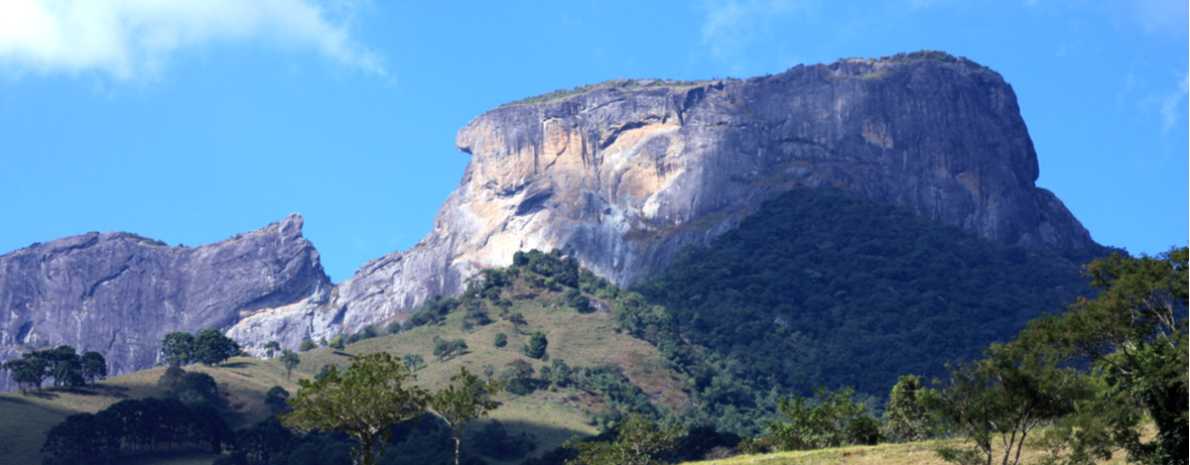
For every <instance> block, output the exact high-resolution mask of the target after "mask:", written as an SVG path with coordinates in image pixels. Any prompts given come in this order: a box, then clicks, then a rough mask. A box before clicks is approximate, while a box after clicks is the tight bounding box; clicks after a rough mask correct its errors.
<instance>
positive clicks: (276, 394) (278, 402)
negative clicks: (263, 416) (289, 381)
mask: <svg viewBox="0 0 1190 465" xmlns="http://www.w3.org/2000/svg"><path fill="white" fill-rule="evenodd" d="M287 400H289V391H286V390H285V388H283V387H281V386H273V387H271V388H269V392H266V393H265V394H264V403H265V405H268V406H269V407H272V408H273V410H275V411H278V412H283V411H285V409H286V408H287V407H289V404H287V403H286V402H285V401H287Z"/></svg>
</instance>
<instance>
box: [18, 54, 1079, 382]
mask: <svg viewBox="0 0 1190 465" xmlns="http://www.w3.org/2000/svg"><path fill="white" fill-rule="evenodd" d="M917 58H921V57H920V56H919V57H917ZM925 58H929V59H915V58H914V57H913V56H910V57H908V59H906V58H905V57H899V58H897V59H893V60H882V61H872V60H843V61H840V62H836V63H833V64H830V65H816V66H799V67H797V68H794V69H791V70H789V71H787V72H785V73H782V74H779V75H776V76H766V77H757V78H751V79H748V80H745V81H739V80H730V81H716V82H707V83H678V82H671V81H627V80H623V81H614V82H611V83H605V84H603V85H600V86H596V87H595V88H594V90H590V91H587V92H580V93H576V94H575V95H571V96H567V97H565V98H559V99H555V100H552V101H545V102H544V103H537V104H513V105H508V106H504V107H501V108H498V109H495V110H492V111H490V112H488V113H486V114H484V115H481V116H479V117H478V118H476V119H475V120H473V121H471V123H470V124H468V125H467V127H465V128H463V129H462V130H460V131H459V134H458V139H457V145H458V148H459V150H461V151H463V152H466V153H469V154H471V156H472V159H471V163H470V164H469V165H468V166H467V169H466V171H465V172H464V174H463V179H462V181H461V182H460V183H459V186H458V188H457V189H456V190H455V191H454V192H453V193H452V194H451V195H450V196H449V197H448V198H447V200H446V202H445V203H444V204H443V206H442V209H441V210H440V211H439V213H438V215H437V217H436V218H435V220H434V229H433V230H432V231H431V232H430V233H429V234H428V235H426V237H425V238H424V239H422V241H421V242H419V243H418V244H417V245H415V246H414V247H413V248H411V249H410V250H407V251H405V252H400V253H393V254H390V255H387V256H384V257H380V258H378V259H376V260H373V261H371V262H369V263H367V264H365V265H364V266H363V267H362V268H360V270H359V271H357V272H356V274H355V276H353V277H352V278H350V279H348V280H345V281H343V282H341V283H339V285H338V286H334V287H332V286H331V285H330V283H329V281H328V279H327V277H326V275H325V274H324V273H323V272H322V268H321V265H319V263H318V253H317V252H316V251H315V250H314V248H313V246H312V245H311V244H310V243H309V242H308V241H306V240H305V239H304V238H302V237H301V224H302V219H301V217H298V216H296V215H292V216H290V217H288V218H286V219H285V220H284V221H282V222H280V223H276V224H273V225H270V226H268V227H266V228H264V229H261V230H259V231H256V232H252V233H247V234H244V235H240V236H237V237H236V238H232V239H228V240H226V241H222V242H219V243H216V244H211V245H207V246H202V247H197V248H170V247H162V246H154V245H150V244H148V243H146V242H144V241H141V240H139V239H138V238H136V237H133V236H129V235H125V234H122V233H108V234H102V235H99V234H89V235H83V236H75V237H69V238H64V239H59V240H56V241H53V242H50V243H47V244H42V245H37V246H33V247H30V248H26V249H22V250H19V251H16V252H13V253H10V254H7V255H4V256H0V312H3V313H0V359H7V358H12V357H15V356H18V353H19V351H20V350H21V349H22V348H24V347H30V346H37V345H38V344H42V343H50V344H71V345H74V346H75V347H76V348H78V349H80V350H99V351H101V352H103V353H104V354H105V355H106V356H107V357H108V360H109V362H110V363H111V365H112V371H113V372H114V373H121V372H126V371H130V370H135V369H141V368H146V367H148V366H150V365H151V364H152V363H153V362H154V361H155V360H156V359H157V352H158V344H159V342H160V340H161V337H162V336H163V335H164V334H166V333H167V332H170V331H176V330H184V331H197V330H200V329H203V328H207V327H216V328H222V329H224V330H225V331H226V333H227V334H228V335H229V336H231V337H233V338H235V339H236V340H237V341H239V342H240V343H241V344H242V345H244V346H245V347H246V348H248V349H249V351H253V352H259V350H260V347H261V346H262V345H263V344H264V343H265V342H267V341H269V340H273V339H276V340H278V341H280V342H281V343H282V345H283V346H285V347H290V348H294V347H297V346H298V344H300V342H301V341H302V340H304V339H314V340H317V339H320V338H322V337H326V338H328V339H329V338H330V337H331V336H333V335H335V334H338V333H340V332H355V331H358V330H359V329H361V328H362V327H363V326H364V325H366V324H370V323H377V322H384V321H390V320H394V319H395V320H403V319H404V318H405V316H406V315H407V313H408V310H410V309H412V308H415V307H417V306H419V305H421V304H422V303H424V302H425V301H426V300H427V299H431V298H433V297H434V296H435V295H445V296H449V295H457V294H458V293H460V292H461V291H462V290H463V288H464V286H465V284H466V279H467V278H468V277H470V276H473V275H474V274H475V273H477V272H478V271H479V270H481V269H483V268H485V267H494V266H506V265H508V264H509V263H510V262H511V260H512V255H513V254H514V253H515V252H516V251H518V250H526V249H532V248H537V249H543V250H548V249H553V248H559V249H562V250H564V251H566V252H567V253H569V254H571V255H573V256H575V257H577V258H578V260H579V262H580V263H581V264H582V266H584V267H586V268H588V269H591V270H592V271H594V272H595V273H597V274H599V275H601V276H603V277H606V278H609V279H611V280H612V281H615V282H617V283H619V284H621V285H626V284H631V283H635V282H638V281H639V280H641V279H643V278H646V277H648V276H651V275H653V274H655V273H658V272H661V271H663V270H664V269H665V268H666V267H667V266H668V265H669V263H670V262H671V261H672V260H673V257H674V254H675V253H676V251H677V250H678V249H679V248H680V247H682V246H683V245H686V244H694V245H699V246H703V245H707V244H708V243H709V242H710V240H711V239H713V238H714V237H716V236H718V235H720V234H722V233H723V232H725V231H728V230H730V229H732V228H734V227H735V226H736V225H737V224H739V221H740V220H741V219H742V218H744V217H745V216H747V215H748V214H750V213H752V212H753V211H755V210H756V209H757V208H758V207H759V206H760V205H761V204H762V203H763V202H764V201H765V200H767V199H769V198H771V197H773V196H774V195H776V194H778V193H780V192H783V191H785V190H787V189H789V188H790V187H792V186H794V185H798V184H804V185H809V186H833V187H837V188H840V189H843V190H845V191H847V192H850V193H852V194H854V195H857V196H861V197H865V198H868V199H872V200H876V201H881V202H886V203H890V204H900V205H905V206H908V207H910V208H912V209H914V210H915V211H917V212H918V213H919V214H921V215H923V216H925V217H928V218H931V219H933V220H937V221H941V222H944V223H948V224H953V225H957V226H960V227H963V228H965V229H968V230H971V231H975V232H977V233H979V234H982V235H983V236H986V237H988V238H991V239H993V240H996V241H999V242H1001V243H1004V244H1020V245H1024V246H1030V247H1044V248H1057V249H1076V250H1078V249H1083V250H1087V249H1097V248H1098V247H1099V246H1098V245H1097V244H1095V243H1094V242H1093V241H1092V240H1091V237H1090V235H1089V234H1088V232H1087V231H1086V229H1084V228H1083V227H1082V225H1081V224H1080V223H1079V222H1078V220H1076V219H1075V218H1074V217H1073V216H1072V215H1071V214H1070V212H1069V211H1067V210H1066V207H1065V206H1064V205H1062V202H1061V201H1060V200H1058V198H1057V197H1055V196H1054V195H1053V194H1052V193H1050V192H1049V191H1046V190H1045V189H1041V188H1038V187H1036V186H1035V185H1034V182H1035V181H1036V179H1037V176H1038V166H1037V154H1036V153H1035V152H1034V150H1033V144H1032V141H1031V140H1030V139H1029V134H1028V130H1027V129H1026V127H1025V123H1024V121H1023V120H1022V119H1021V116H1020V110H1019V108H1018V107H1017V102H1016V95H1015V94H1014V93H1013V91H1012V87H1011V86H1009V85H1008V84H1007V83H1005V82H1004V80H1003V78H1001V76H1000V75H999V74H997V73H996V72H994V71H991V70H989V69H987V68H984V67H982V66H979V65H977V64H975V63H973V62H970V61H967V60H964V59H955V58H954V57H949V56H939V55H933V56H929V55H926V56H925ZM43 341H44V342H43ZM0 383H2V384H0V388H2V389H9V388H11V386H9V385H8V381H7V378H6V377H5V379H3V380H0Z"/></svg>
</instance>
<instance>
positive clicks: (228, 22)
mask: <svg viewBox="0 0 1190 465" xmlns="http://www.w3.org/2000/svg"><path fill="white" fill-rule="evenodd" d="M351 10H353V8H352V5H350V4H336V5H330V6H329V7H328V6H325V5H321V4H317V3H313V2H311V1H309V0H251V1H249V0H0V69H3V68H8V69H9V70H12V71H15V72H17V73H22V72H32V73H42V74H50V73H78V72H82V71H91V70H97V71H100V72H103V73H107V74H109V75H110V76H112V77H113V78H115V79H117V80H136V79H145V78H149V77H152V76H154V75H156V74H158V73H159V72H160V71H161V70H162V69H163V67H164V66H165V65H166V64H167V63H168V61H169V59H170V57H171V56H172V55H173V54H174V53H176V52H178V51H179V50H182V49H185V48H188V47H197V46H201V45H205V44H208V43H237V42H247V41H256V40H259V41H263V42H265V43H267V44H268V45H272V46H277V47H280V48H287V49H312V50H314V51H316V52H318V53H319V54H321V55H323V56H324V57H326V58H328V59H330V60H332V61H335V62H338V63H340V64H342V65H345V66H348V67H352V68H356V69H360V70H364V71H367V72H372V73H376V74H380V75H384V74H385V71H384V68H383V66H382V65H381V63H380V58H379V56H377V55H376V54H375V53H373V52H372V51H370V50H368V49H367V48H366V47H364V46H362V45H360V44H358V43H356V42H355V41H354V40H352V39H351V36H350V33H349V25H348V22H349V21H348V20H349V17H346V16H345V15H342V14H337V13H342V12H347V13H350V11H351ZM332 15H334V16H339V18H332V17H331V16H332ZM347 16H349V15H347ZM335 19H338V21H335Z"/></svg>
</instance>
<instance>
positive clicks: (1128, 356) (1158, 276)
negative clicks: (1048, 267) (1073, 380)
mask: <svg viewBox="0 0 1190 465" xmlns="http://www.w3.org/2000/svg"><path fill="white" fill-rule="evenodd" d="M1187 255H1188V249H1187V248H1186V247H1181V248H1173V249H1171V250H1169V251H1168V252H1165V253H1162V254H1160V255H1158V256H1156V257H1149V256H1146V255H1142V256H1141V257H1139V258H1132V257H1124V256H1121V255H1119V254H1112V256H1110V257H1108V258H1104V259H1101V260H1096V261H1095V262H1092V263H1091V264H1089V265H1087V266H1086V274H1087V275H1089V276H1090V277H1091V286H1092V287H1095V288H1097V289H1099V294H1098V295H1097V296H1096V297H1095V298H1093V299H1087V298H1081V299H1079V300H1077V301H1075V302H1074V303H1073V304H1071V305H1069V306H1068V311H1067V312H1066V313H1064V314H1061V315H1046V316H1044V317H1042V318H1040V319H1038V320H1035V321H1033V322H1031V323H1030V325H1029V327H1028V328H1027V329H1026V330H1025V331H1022V332H1021V335H1020V338H1019V340H1018V343H1017V344H1018V345H1022V346H1026V347H1028V348H1030V349H1031V350H1051V351H1053V353H1052V356H1053V357H1054V358H1055V361H1054V362H1053V363H1055V364H1062V363H1065V364H1076V365H1077V364H1078V363H1079V362H1080V361H1081V362H1083V363H1090V364H1091V366H1090V369H1091V373H1092V374H1093V375H1094V376H1096V377H1098V378H1100V379H1101V381H1102V383H1103V384H1104V385H1105V392H1104V393H1103V394H1102V395H1101V398H1102V399H1099V400H1096V399H1089V400H1086V401H1084V402H1100V405H1099V406H1100V407H1128V408H1126V409H1118V408H1110V409H1104V408H1080V409H1079V410H1080V412H1083V413H1085V414H1088V415H1096V414H1098V415H1097V416H1098V418H1097V419H1095V420H1092V421H1083V422H1082V423H1083V424H1087V425H1104V426H1105V427H1106V428H1107V429H1108V430H1109V432H1108V436H1110V438H1111V442H1113V443H1115V444H1116V445H1118V446H1119V447H1122V448H1124V449H1125V450H1127V451H1128V455H1129V459H1130V460H1134V461H1137V462H1142V463H1163V464H1186V463H1187V458H1186V450H1187V448H1188V443H1187V442H1188V441H1187V438H1188V436H1190V434H1188V428H1190V424H1188V421H1190V406H1188V389H1187V384H1188V383H1187V369H1186V367H1187V366H1188V365H1190V361H1188V358H1190V355H1188V352H1190V348H1188V345H1190V344H1188V343H1187V340H1188V336H1187V321H1188V319H1187V295H1188V291H1187V289H1188V284H1187V278H1188V267H1187ZM1102 400H1106V402H1102ZM1101 410H1102V411H1101ZM1129 410H1131V413H1130V412H1129ZM1139 412H1147V414H1148V416H1150V417H1151V418H1152V419H1153V421H1154V423H1156V425H1157V438H1156V441H1154V442H1150V443H1143V442H1141V440H1140V434H1139V422H1140V419H1141V416H1142V415H1140V414H1139ZM1105 413H1113V414H1111V415H1107V414H1105ZM1082 438H1083V439H1079V436H1078V435H1071V436H1070V439H1071V441H1072V442H1074V443H1072V444H1070V447H1072V448H1074V449H1080V448H1083V447H1086V446H1087V445H1088V444H1087V442H1088V441H1102V440H1103V438H1102V435H1101V436H1099V437H1096V436H1095V435H1082Z"/></svg>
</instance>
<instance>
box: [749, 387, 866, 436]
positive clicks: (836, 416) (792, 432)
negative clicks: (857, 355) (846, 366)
mask: <svg viewBox="0 0 1190 465" xmlns="http://www.w3.org/2000/svg"><path fill="white" fill-rule="evenodd" d="M854 392H855V390H854V389H852V388H842V389H838V390H834V391H828V390H827V389H826V388H822V387H819V388H815V389H814V393H815V395H816V396H817V397H818V402H817V404H811V402H810V401H809V400H808V399H806V398H804V397H796V396H795V397H794V398H793V400H789V399H788V398H786V397H781V398H780V399H779V400H778V407H777V408H778V409H779V410H780V411H781V413H783V414H785V416H786V417H788V418H789V421H788V422H784V423H781V422H770V423H769V424H768V425H767V427H768V429H769V431H770V433H771V436H770V438H769V439H770V440H771V441H772V442H773V444H774V445H775V446H776V447H777V448H778V449H781V450H809V449H823V448H827V447H839V446H844V445H852V444H875V443H876V442H877V441H878V440H879V430H878V429H877V430H876V431H875V432H873V431H872V429H873V427H875V428H878V426H876V425H878V423H877V422H876V421H875V418H873V417H872V415H871V414H870V413H868V406H867V405H866V404H861V403H859V402H855V401H854V400H852V399H851V395H852V394H853V393H854Z"/></svg>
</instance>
